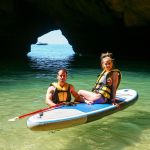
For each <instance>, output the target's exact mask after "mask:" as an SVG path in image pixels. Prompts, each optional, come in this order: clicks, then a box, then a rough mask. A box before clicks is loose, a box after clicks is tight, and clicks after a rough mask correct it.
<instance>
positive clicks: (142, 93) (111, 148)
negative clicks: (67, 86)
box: [0, 45, 150, 150]
mask: <svg viewBox="0 0 150 150" xmlns="http://www.w3.org/2000/svg"><path fill="white" fill-rule="evenodd" d="M41 52H42V53H41ZM49 52H51V53H49ZM116 63H117V66H118V67H119V69H120V70H121V71H122V74H123V78H122V81H121V84H120V87H119V88H131V89H134V90H136V91H138V94H139V99H138V101H137V102H136V103H135V104H134V105H132V106H131V107H129V108H127V109H125V110H123V111H120V112H118V113H115V114H112V115H110V116H107V117H105V118H102V119H100V120H97V121H95V122H91V123H88V124H84V125H80V126H76V127H72V128H66V129H63V130H57V131H43V132H36V131H31V130H29V129H28V128H27V127H26V120H27V118H24V119H20V120H17V121H16V122H8V119H10V118H13V117H15V116H19V115H22V114H25V113H28V112H32V111H34V110H37V109H41V108H45V107H47V106H46V105H45V103H44V99H45V94H46V90H47V87H48V85H49V83H51V82H53V81H55V79H56V71H57V69H59V68H61V67H65V68H67V69H68V70H69V76H68V82H69V83H71V84H73V85H74V86H75V88H76V90H79V89H87V90H90V89H91V87H92V86H93V84H94V82H95V79H96V76H97V74H98V73H99V72H100V71H101V69H100V68H99V60H98V59H95V58H92V57H88V58H84V57H76V56H75V55H74V53H73V52H72V51H71V47H70V46H62V45H61V46H59V47H58V45H57V46H50V45H45V46H43V45H41V46H37V45H32V53H29V55H28V59H27V60H23V61H22V62H20V61H12V62H9V61H0V70H1V71H0V114H1V117H0V150H53V149H55V150H76V149H78V150H82V149H85V150H139V149H143V150H150V142H149V141H150V100H149V93H150V92H149V90H150V63H149V62H148V61H145V62H143V61H135V60H132V61H131V60H130V61H129V60H124V61H116Z"/></svg>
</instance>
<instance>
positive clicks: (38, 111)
mask: <svg viewBox="0 0 150 150" xmlns="http://www.w3.org/2000/svg"><path fill="white" fill-rule="evenodd" d="M62 105H64V103H60V104H56V105H55V106H52V107H47V108H43V109H39V110H36V111H33V112H30V113H27V114H24V115H21V116H17V117H14V118H12V119H9V120H8V121H16V120H17V119H22V118H25V117H27V116H31V115H34V114H37V113H40V112H44V111H47V110H52V109H54V108H58V107H60V106H62Z"/></svg>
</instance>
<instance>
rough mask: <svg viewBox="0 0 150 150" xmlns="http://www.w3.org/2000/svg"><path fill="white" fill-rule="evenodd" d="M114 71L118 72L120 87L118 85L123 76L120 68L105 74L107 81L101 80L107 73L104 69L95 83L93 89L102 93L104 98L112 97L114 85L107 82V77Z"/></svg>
mask: <svg viewBox="0 0 150 150" xmlns="http://www.w3.org/2000/svg"><path fill="white" fill-rule="evenodd" d="M113 72H118V76H119V80H118V84H117V88H118V86H119V84H120V80H121V78H122V75H121V72H120V71H119V70H118V69H113V70H111V71H110V72H108V73H107V74H106V75H105V81H106V83H103V82H101V78H102V76H104V74H105V73H106V72H105V71H103V72H102V73H101V74H100V75H99V76H98V78H97V81H96V84H95V86H94V88H93V89H92V91H93V92H95V93H100V94H101V95H103V97H104V98H107V99H111V98H112V85H109V84H107V79H108V78H110V76H111V75H112V73H113Z"/></svg>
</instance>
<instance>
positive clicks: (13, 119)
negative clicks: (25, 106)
mask: <svg viewBox="0 0 150 150" xmlns="http://www.w3.org/2000/svg"><path fill="white" fill-rule="evenodd" d="M17 119H19V118H18V117H14V118H11V119H8V121H12V122H13V121H16V120H17Z"/></svg>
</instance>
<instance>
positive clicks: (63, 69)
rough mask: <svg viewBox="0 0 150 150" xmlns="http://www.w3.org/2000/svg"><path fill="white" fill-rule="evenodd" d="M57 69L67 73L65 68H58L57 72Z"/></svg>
mask: <svg viewBox="0 0 150 150" xmlns="http://www.w3.org/2000/svg"><path fill="white" fill-rule="evenodd" d="M59 71H63V72H65V73H66V74H68V71H67V69H65V68H61V69H59V70H58V72H59Z"/></svg>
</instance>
